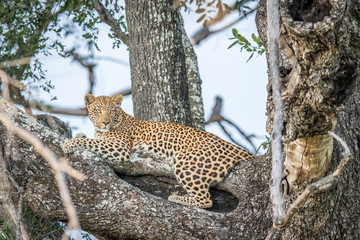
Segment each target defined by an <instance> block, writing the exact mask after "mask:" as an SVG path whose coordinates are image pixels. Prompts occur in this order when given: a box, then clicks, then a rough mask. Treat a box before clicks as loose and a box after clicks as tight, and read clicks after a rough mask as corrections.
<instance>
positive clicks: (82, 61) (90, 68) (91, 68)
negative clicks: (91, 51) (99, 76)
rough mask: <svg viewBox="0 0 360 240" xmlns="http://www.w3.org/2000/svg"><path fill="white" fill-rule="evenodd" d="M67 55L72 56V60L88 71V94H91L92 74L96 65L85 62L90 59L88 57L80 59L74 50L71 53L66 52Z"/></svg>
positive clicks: (93, 82) (93, 83)
mask: <svg viewBox="0 0 360 240" xmlns="http://www.w3.org/2000/svg"><path fill="white" fill-rule="evenodd" d="M66 53H67V54H68V55H70V56H72V57H73V59H74V60H75V61H76V62H78V63H80V65H81V66H83V67H84V68H86V69H87V70H88V79H89V85H90V87H89V91H88V92H89V93H92V91H93V88H94V85H95V74H94V68H95V67H96V64H94V63H89V62H88V61H87V60H88V59H89V58H90V57H89V56H88V57H81V56H80V55H79V54H77V53H75V49H72V50H71V51H67V52H66Z"/></svg>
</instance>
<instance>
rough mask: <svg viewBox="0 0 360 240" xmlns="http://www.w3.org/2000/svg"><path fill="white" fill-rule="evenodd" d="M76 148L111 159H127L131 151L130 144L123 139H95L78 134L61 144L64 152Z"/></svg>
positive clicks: (70, 151) (72, 150) (69, 151)
mask: <svg viewBox="0 0 360 240" xmlns="http://www.w3.org/2000/svg"><path fill="white" fill-rule="evenodd" d="M78 149H86V150H90V151H92V152H95V153H97V154H99V155H100V156H101V157H104V158H106V159H108V160H111V161H116V162H117V161H119V160H120V161H128V160H129V158H130V153H131V146H130V144H129V143H127V142H125V141H120V140H119V141H107V140H95V139H90V138H84V137H83V136H78V137H76V138H74V139H68V140H66V141H65V143H64V145H63V151H64V152H65V153H72V152H74V151H75V150H78Z"/></svg>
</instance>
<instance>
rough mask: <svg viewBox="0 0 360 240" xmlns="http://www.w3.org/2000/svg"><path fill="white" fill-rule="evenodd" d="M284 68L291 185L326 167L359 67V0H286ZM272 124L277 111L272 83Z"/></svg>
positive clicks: (316, 175)
mask: <svg viewBox="0 0 360 240" xmlns="http://www.w3.org/2000/svg"><path fill="white" fill-rule="evenodd" d="M263 2H264V1H261V2H260V4H259V6H260V8H259V12H258V15H257V18H258V20H257V24H258V28H259V32H260V34H261V36H262V39H265V41H264V42H265V43H266V35H265V32H264V31H265V29H266V25H264V24H263V21H261V19H264V17H263V16H262V15H264V14H266V12H265V6H264V3H263ZM280 13H281V22H282V24H281V35H280V47H281V49H282V51H281V53H280V64H281V66H280V70H281V72H282V73H283V74H282V75H283V91H282V98H283V101H284V105H285V116H284V121H285V131H284V138H283V140H284V144H285V146H284V148H285V153H286V159H285V167H286V168H287V174H289V175H288V178H287V179H288V182H289V185H290V187H291V188H294V187H295V188H296V187H299V186H302V185H303V183H304V182H305V181H308V180H312V179H318V178H319V177H321V176H323V175H324V174H325V173H326V171H327V170H328V166H329V162H330V158H331V154H332V145H333V142H332V138H331V137H330V136H329V135H328V134H327V131H333V130H334V128H335V125H336V119H337V116H338V113H339V111H340V110H341V108H342V107H343V106H344V102H345V100H346V99H347V98H348V97H349V96H350V95H351V94H352V92H353V91H354V86H355V83H356V80H357V79H358V74H359V67H360V44H359V40H360V34H359V24H360V21H359V6H358V2H357V1H345V2H344V1H336V0H325V1H318V0H315V1H294V0H282V1H281V6H280ZM268 91H269V101H268V111H267V112H268V114H269V118H268V124H267V130H268V131H269V132H271V126H272V124H271V122H272V116H273V112H274V111H273V105H272V91H271V89H270V88H269V89H268Z"/></svg>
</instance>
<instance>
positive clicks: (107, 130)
mask: <svg viewBox="0 0 360 240" xmlns="http://www.w3.org/2000/svg"><path fill="white" fill-rule="evenodd" d="M97 131H99V132H109V131H110V130H109V129H104V128H98V129H97Z"/></svg>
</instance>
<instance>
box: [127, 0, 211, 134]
mask: <svg viewBox="0 0 360 240" xmlns="http://www.w3.org/2000/svg"><path fill="white" fill-rule="evenodd" d="M126 19H127V24H128V30H129V39H130V42H129V44H128V47H129V50H130V66H131V79H132V96H133V102H134V115H135V117H136V118H138V119H146V120H156V121H168V122H176V123H182V124H186V125H188V126H192V127H195V128H199V129H203V127H204V126H203V124H204V116H203V104H202V98H201V86H200V84H201V82H200V78H199V75H198V72H197V64H196V57H195V58H194V54H193V50H192V46H191V45H190V44H188V43H189V40H188V38H187V36H186V35H184V34H185V32H184V31H183V22H182V19H181V16H180V14H179V12H178V10H177V9H176V8H175V6H174V3H173V1H172V0H161V1H144V0H137V1H133V0H131V1H130V0H129V1H126ZM184 38H186V39H187V40H184ZM184 44H185V45H184ZM194 60H195V61H194ZM194 72H195V73H194Z"/></svg>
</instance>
